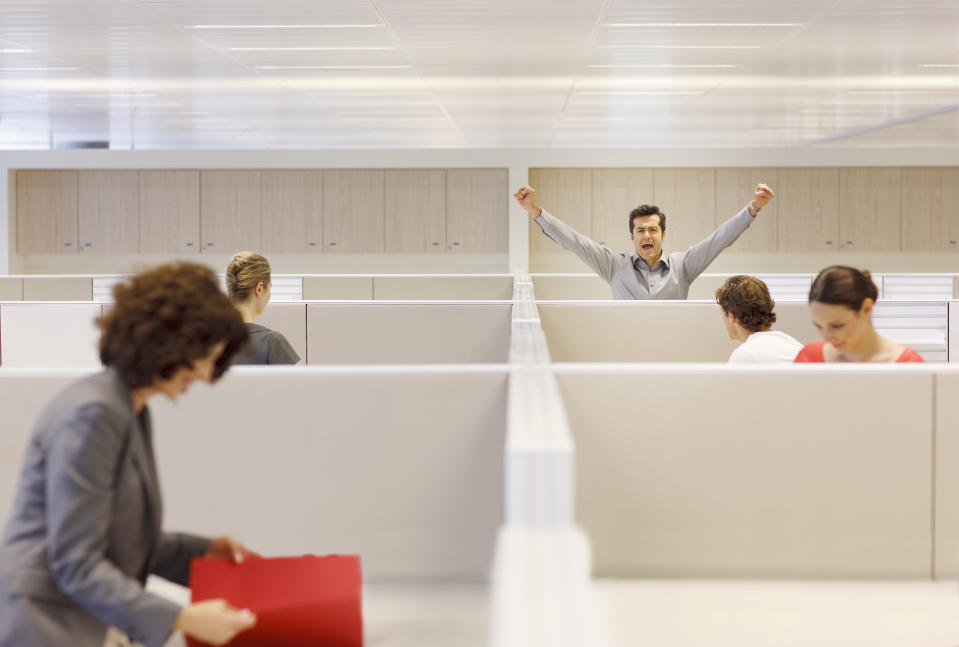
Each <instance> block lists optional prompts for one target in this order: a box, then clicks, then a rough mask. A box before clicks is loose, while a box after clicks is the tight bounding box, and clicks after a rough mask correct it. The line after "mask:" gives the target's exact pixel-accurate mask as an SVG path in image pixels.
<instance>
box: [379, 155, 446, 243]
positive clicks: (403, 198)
mask: <svg viewBox="0 0 959 647" xmlns="http://www.w3.org/2000/svg"><path fill="white" fill-rule="evenodd" d="M385 184H386V186H385V195H386V198H385V199H386V207H385V218H386V252H387V253H388V254H423V253H428V252H443V251H444V250H445V249H446V171H443V170H419V169H413V170H401V171H386V178H385Z"/></svg>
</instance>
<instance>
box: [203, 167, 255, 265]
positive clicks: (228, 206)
mask: <svg viewBox="0 0 959 647" xmlns="http://www.w3.org/2000/svg"><path fill="white" fill-rule="evenodd" d="M261 180H262V178H261V175H260V171H200V241H201V245H202V247H201V251H204V252H209V253H213V254H235V253H236V252H239V251H244V250H249V251H257V250H259V249H260V244H261V240H260V228H261V222H262V219H261V213H260V195H261Z"/></svg>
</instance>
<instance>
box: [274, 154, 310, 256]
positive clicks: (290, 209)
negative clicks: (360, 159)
mask: <svg viewBox="0 0 959 647" xmlns="http://www.w3.org/2000/svg"><path fill="white" fill-rule="evenodd" d="M262 174H263V175H262V181H263V193H262V213H263V234H262V235H263V247H262V249H263V251H264V252H266V253H281V254H282V253H286V254H305V253H319V252H322V251H323V171H317V170H292V169H290V170H286V169H284V170H275V171H274V170H264V171H263V172H262Z"/></svg>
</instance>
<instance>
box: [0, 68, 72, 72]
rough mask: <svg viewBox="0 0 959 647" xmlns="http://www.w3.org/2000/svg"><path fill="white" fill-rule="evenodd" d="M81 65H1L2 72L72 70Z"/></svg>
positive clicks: (0, 70)
mask: <svg viewBox="0 0 959 647" xmlns="http://www.w3.org/2000/svg"><path fill="white" fill-rule="evenodd" d="M79 69H80V68H79V67H0V72H71V71H74V70H79Z"/></svg>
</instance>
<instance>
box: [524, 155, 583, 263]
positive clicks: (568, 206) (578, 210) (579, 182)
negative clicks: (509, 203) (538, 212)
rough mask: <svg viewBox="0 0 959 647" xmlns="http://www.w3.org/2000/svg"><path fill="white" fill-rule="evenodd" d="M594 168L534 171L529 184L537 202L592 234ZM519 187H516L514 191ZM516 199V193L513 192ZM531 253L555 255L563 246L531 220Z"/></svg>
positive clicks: (539, 169)
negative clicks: (534, 192)
mask: <svg viewBox="0 0 959 647" xmlns="http://www.w3.org/2000/svg"><path fill="white" fill-rule="evenodd" d="M592 182H593V174H592V169H588V168H531V169H530V170H529V184H530V186H531V187H533V188H534V189H535V190H536V203H537V204H538V205H540V206H541V207H543V208H544V209H546V210H547V211H549V212H550V213H551V214H553V215H554V216H556V217H557V218H559V219H560V220H562V221H563V222H565V223H566V224H567V225H569V226H570V227H572V228H573V229H575V230H576V231H578V232H579V233H581V234H583V235H584V236H590V235H591V234H592V230H593V227H592V209H593V202H592ZM518 188H519V187H513V191H515V190H516V189H518ZM510 199H511V200H512V199H513V198H512V192H510ZM529 232H530V233H529V248H530V253H531V254H532V255H535V254H537V253H544V252H545V253H548V254H555V253H556V252H558V251H560V249H561V248H560V247H559V246H558V245H557V244H556V243H554V242H553V241H552V240H551V239H550V238H549V237H548V236H547V235H546V234H544V233H543V230H541V229H540V228H539V226H538V225H537V224H536V223H534V222H533V219H532V218H530V224H529Z"/></svg>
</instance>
